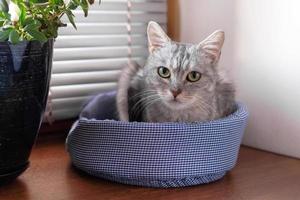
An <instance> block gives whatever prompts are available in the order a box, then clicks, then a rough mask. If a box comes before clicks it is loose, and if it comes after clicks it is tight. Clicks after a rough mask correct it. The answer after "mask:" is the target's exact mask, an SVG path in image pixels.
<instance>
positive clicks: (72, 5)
mask: <svg viewBox="0 0 300 200" xmlns="http://www.w3.org/2000/svg"><path fill="white" fill-rule="evenodd" d="M79 4H80V1H79V0H71V1H70V2H69V4H68V8H69V9H71V10H75V9H76V8H78V6H79Z"/></svg>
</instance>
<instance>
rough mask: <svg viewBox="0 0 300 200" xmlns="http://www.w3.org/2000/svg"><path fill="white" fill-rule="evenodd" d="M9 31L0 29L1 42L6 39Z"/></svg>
mask: <svg viewBox="0 0 300 200" xmlns="http://www.w3.org/2000/svg"><path fill="white" fill-rule="evenodd" d="M10 32H11V29H8V30H5V31H0V41H1V42H5V41H7V39H8V37H9V34H10Z"/></svg>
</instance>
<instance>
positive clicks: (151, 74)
mask: <svg viewBox="0 0 300 200" xmlns="http://www.w3.org/2000/svg"><path fill="white" fill-rule="evenodd" d="M148 38H149V50H150V55H149V57H148V60H147V63H146V65H145V68H144V77H145V78H146V83H147V85H148V88H149V90H151V91H152V92H155V93H156V94H157V96H158V97H159V100H160V101H162V102H163V103H164V104H165V105H167V106H169V107H171V108H172V109H182V108H186V107H189V106H191V105H193V106H195V104H197V103H198V102H201V105H203V103H209V102H207V101H208V99H210V97H211V96H212V95H214V93H215V91H214V90H215V83H216V79H217V78H218V69H217V68H216V64H217V62H218V59H219V56H220V49H221V46H222V44H223V41H224V33H223V32H215V33H214V34H212V35H211V36H209V37H208V38H207V39H206V40H204V41H203V42H202V43H200V44H198V45H189V44H181V43H176V42H172V41H171V40H170V39H169V38H168V37H167V36H166V34H165V33H164V32H163V31H162V29H161V28H160V27H159V25H158V24H156V23H153V24H152V25H151V23H150V24H149V27H148ZM199 106H200V105H199Z"/></svg>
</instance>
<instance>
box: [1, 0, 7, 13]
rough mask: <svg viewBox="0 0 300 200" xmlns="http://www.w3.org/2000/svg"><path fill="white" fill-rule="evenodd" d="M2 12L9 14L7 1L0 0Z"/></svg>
mask: <svg viewBox="0 0 300 200" xmlns="http://www.w3.org/2000/svg"><path fill="white" fill-rule="evenodd" d="M0 11H3V12H8V5H7V2H6V0H0Z"/></svg>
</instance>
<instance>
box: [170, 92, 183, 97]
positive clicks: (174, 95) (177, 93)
mask: <svg viewBox="0 0 300 200" xmlns="http://www.w3.org/2000/svg"><path fill="white" fill-rule="evenodd" d="M171 93H172V94H173V97H174V98H176V97H177V96H178V95H179V94H180V93H181V90H171Z"/></svg>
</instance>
